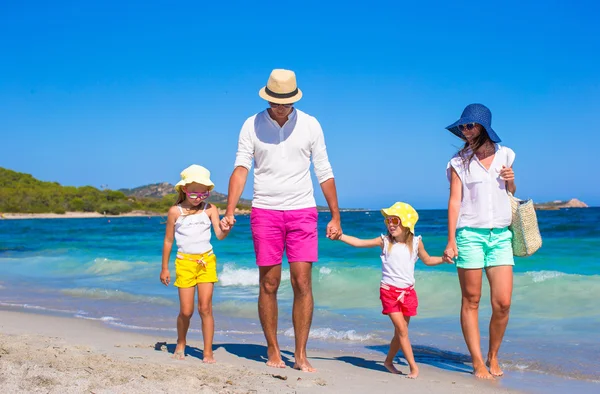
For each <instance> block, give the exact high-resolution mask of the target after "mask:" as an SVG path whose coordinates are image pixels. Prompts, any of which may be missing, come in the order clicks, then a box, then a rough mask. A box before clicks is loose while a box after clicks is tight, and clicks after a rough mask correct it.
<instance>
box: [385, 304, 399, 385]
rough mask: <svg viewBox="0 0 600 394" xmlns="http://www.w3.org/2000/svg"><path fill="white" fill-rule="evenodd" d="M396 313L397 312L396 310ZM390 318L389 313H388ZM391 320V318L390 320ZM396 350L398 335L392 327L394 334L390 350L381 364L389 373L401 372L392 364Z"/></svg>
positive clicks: (397, 347) (397, 348)
mask: <svg viewBox="0 0 600 394" xmlns="http://www.w3.org/2000/svg"><path fill="white" fill-rule="evenodd" d="M396 313H398V312H396ZM390 318H391V315H390ZM392 322H393V320H392ZM398 350H400V335H398V330H396V327H394V336H393V337H392V341H391V342H390V350H389V351H388V354H387V357H386V358H385V361H384V363H383V365H384V366H385V367H386V368H387V370H388V371H390V372H391V373H401V372H400V371H398V370H397V369H396V367H395V366H394V358H396V354H398Z"/></svg>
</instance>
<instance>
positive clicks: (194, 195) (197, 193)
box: [185, 192, 210, 200]
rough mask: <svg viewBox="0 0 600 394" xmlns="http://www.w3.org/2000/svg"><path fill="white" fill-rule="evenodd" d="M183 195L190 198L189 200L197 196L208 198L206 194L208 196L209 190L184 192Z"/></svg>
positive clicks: (203, 198)
mask: <svg viewBox="0 0 600 394" xmlns="http://www.w3.org/2000/svg"><path fill="white" fill-rule="evenodd" d="M185 195H186V196H187V197H188V198H189V199H190V200H195V199H197V198H199V199H200V200H206V199H207V198H208V196H210V192H202V193H200V192H185Z"/></svg>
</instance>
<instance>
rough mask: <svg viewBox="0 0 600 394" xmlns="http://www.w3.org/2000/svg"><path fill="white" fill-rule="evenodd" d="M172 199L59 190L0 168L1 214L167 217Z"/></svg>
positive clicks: (69, 188)
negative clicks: (137, 212)
mask: <svg viewBox="0 0 600 394" xmlns="http://www.w3.org/2000/svg"><path fill="white" fill-rule="evenodd" d="M175 199H176V195H175V194H169V195H166V196H164V197H163V198H150V197H143V198H136V197H132V196H127V195H125V194H124V193H122V192H120V191H114V190H99V189H96V188H95V187H92V186H82V187H74V186H61V185H60V184H58V183H56V182H43V181H40V180H38V179H35V178H34V177H33V176H31V175H29V174H24V173H20V172H16V171H11V170H8V169H5V168H2V167H0V212H14V213H50V212H53V213H65V212H67V211H78V212H99V213H107V214H110V215H119V214H121V213H127V212H131V211H133V210H143V211H151V212H157V213H166V212H167V211H168V209H169V207H171V206H172V205H173V204H174V203H175Z"/></svg>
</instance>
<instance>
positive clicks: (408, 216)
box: [381, 202, 419, 234]
mask: <svg viewBox="0 0 600 394" xmlns="http://www.w3.org/2000/svg"><path fill="white" fill-rule="evenodd" d="M381 214H382V215H383V217H384V218H387V217H388V216H398V217H399V218H400V220H401V221H402V225H403V226H404V227H408V229H409V230H410V232H411V233H413V234H414V233H415V224H417V221H418V220H419V214H418V213H417V211H415V209H414V208H413V207H411V206H410V204H407V203H405V202H397V203H395V204H394V205H392V206H391V207H389V208H384V209H382V210H381Z"/></svg>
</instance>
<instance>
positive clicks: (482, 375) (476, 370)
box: [473, 364, 494, 380]
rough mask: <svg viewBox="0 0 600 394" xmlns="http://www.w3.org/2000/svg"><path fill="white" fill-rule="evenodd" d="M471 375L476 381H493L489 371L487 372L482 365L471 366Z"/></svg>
mask: <svg viewBox="0 0 600 394" xmlns="http://www.w3.org/2000/svg"><path fill="white" fill-rule="evenodd" d="M473 375H475V377H476V378H478V379H485V380H490V379H494V377H493V376H492V374H491V373H490V371H488V370H487V368H486V366H485V365H483V364H481V365H477V366H475V365H473Z"/></svg>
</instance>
